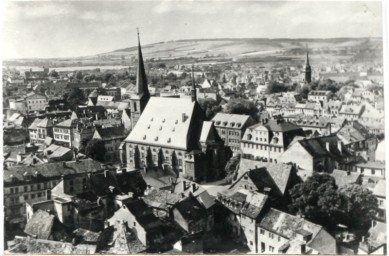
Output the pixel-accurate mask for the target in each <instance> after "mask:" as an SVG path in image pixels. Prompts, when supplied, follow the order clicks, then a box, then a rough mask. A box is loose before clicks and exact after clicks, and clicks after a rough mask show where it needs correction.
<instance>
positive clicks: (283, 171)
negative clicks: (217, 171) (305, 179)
mask: <svg viewBox="0 0 389 256" xmlns="http://www.w3.org/2000/svg"><path fill="white" fill-rule="evenodd" d="M263 167H264V168H263ZM292 169H293V166H292V165H290V164H285V163H270V162H262V161H255V160H250V159H245V158H242V159H241V160H240V163H239V174H240V175H243V174H244V173H246V172H249V173H250V177H251V178H252V179H254V180H253V182H255V180H257V179H258V181H260V180H261V176H262V175H266V172H267V173H268V174H269V175H270V177H271V178H272V179H273V181H274V184H275V185H276V186H277V188H278V189H279V191H280V192H281V193H282V194H284V193H285V192H286V188H287V185H288V181H289V178H290V176H291V175H292ZM262 177H263V176H262Z"/></svg>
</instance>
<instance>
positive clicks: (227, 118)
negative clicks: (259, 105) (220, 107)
mask: <svg viewBox="0 0 389 256" xmlns="http://www.w3.org/2000/svg"><path fill="white" fill-rule="evenodd" d="M249 119H250V116H249V115H238V114H227V113H217V114H216V115H215V117H214V118H212V122H213V123H214V125H215V126H216V127H226V128H237V129H241V128H242V127H244V125H245V124H246V122H247V121H248V120H249Z"/></svg>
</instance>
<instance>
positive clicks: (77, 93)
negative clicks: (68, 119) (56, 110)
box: [64, 87, 86, 110]
mask: <svg viewBox="0 0 389 256" xmlns="http://www.w3.org/2000/svg"><path fill="white" fill-rule="evenodd" d="M64 98H65V100H66V101H67V103H68V104H69V106H70V108H71V109H72V110H74V109H75V108H76V107H77V106H78V105H80V104H83V103H85V101H86V97H85V95H84V92H83V91H82V90H81V89H80V88H77V87H76V88H73V89H72V90H71V91H70V93H69V94H65V95H64Z"/></svg>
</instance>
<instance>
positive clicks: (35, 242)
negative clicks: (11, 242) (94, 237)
mask: <svg viewBox="0 0 389 256" xmlns="http://www.w3.org/2000/svg"><path fill="white" fill-rule="evenodd" d="M15 243H16V244H17V245H23V246H21V247H20V246H19V247H18V249H20V248H22V250H18V249H16V250H15V251H13V253H28V254H53V255H55V254H69V255H76V254H94V253H96V245H89V244H78V245H72V244H71V243H64V242H59V241H52V240H44V239H34V238H29V237H15Z"/></svg>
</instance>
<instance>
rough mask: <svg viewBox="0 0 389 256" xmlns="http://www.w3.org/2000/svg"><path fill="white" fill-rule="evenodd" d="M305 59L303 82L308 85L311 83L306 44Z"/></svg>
mask: <svg viewBox="0 0 389 256" xmlns="http://www.w3.org/2000/svg"><path fill="white" fill-rule="evenodd" d="M306 51H307V57H306V59H305V68H304V82H306V83H310V82H311V81H312V69H311V66H310V65H309V56H308V44H307V45H306Z"/></svg>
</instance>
